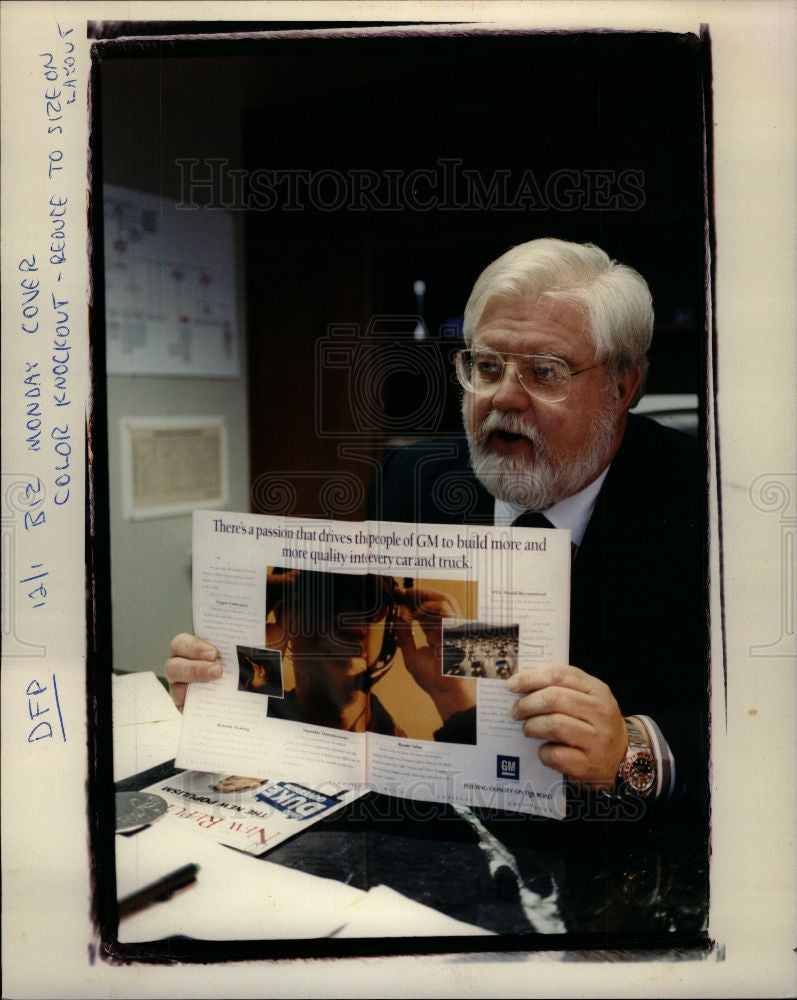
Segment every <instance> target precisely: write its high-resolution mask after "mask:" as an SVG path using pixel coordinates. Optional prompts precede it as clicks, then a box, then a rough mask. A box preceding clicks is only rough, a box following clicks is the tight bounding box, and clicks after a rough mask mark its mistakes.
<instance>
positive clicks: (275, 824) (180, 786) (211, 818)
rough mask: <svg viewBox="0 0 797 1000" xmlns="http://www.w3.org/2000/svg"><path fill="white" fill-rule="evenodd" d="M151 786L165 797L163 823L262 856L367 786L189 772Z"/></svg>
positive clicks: (150, 789)
mask: <svg viewBox="0 0 797 1000" xmlns="http://www.w3.org/2000/svg"><path fill="white" fill-rule="evenodd" d="M145 791H147V792H151V793H154V794H155V795H159V796H160V797H161V798H162V799H165V801H166V812H165V814H164V816H163V819H162V822H165V823H171V824H178V823H179V825H180V826H179V828H180V829H181V830H191V831H192V832H194V833H197V834H198V835H199V836H202V837H205V839H208V840H212V841H217V842H218V843H220V844H227V845H228V846H230V847H236V848H237V849H238V850H239V851H245V852H246V853H247V854H256V855H261V854H265V853H266V852H267V851H270V850H271V849H272V847H276V846H277V844H281V843H282V842H283V841H285V840H287V839H288V838H289V837H293V836H294V835H295V834H297V833H301V832H302V831H304V830H306V829H307V828H308V827H310V826H312V825H313V824H314V823H317V822H318V821H319V820H322V819H326V817H327V816H331V815H332V814H333V813H335V812H337V811H338V810H339V809H342V808H343V806H345V805H348V803H349V802H353V801H354V800H355V799H357V798H359V797H360V796H361V795H363V794H365V791H366V790H365V789H362V788H361V789H348V788H341V787H340V786H338V785H332V784H329V783H327V784H325V785H323V787H320V788H307V787H306V786H305V785H299V784H297V783H295V782H291V781H272V780H271V779H270V778H247V777H244V776H243V775H237V774H214V773H212V772H208V771H183V772H182V773H181V774H176V775H174V776H173V777H171V778H164V779H163V780H162V781H158V782H156V783H155V784H154V785H152V786H151V787H149V788H147V789H145Z"/></svg>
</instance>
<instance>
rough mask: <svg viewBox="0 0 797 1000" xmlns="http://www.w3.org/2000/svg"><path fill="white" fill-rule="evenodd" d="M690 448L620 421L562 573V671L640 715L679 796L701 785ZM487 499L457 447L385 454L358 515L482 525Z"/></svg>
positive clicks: (650, 424)
mask: <svg viewBox="0 0 797 1000" xmlns="http://www.w3.org/2000/svg"><path fill="white" fill-rule="evenodd" d="M700 467H701V462H700V460H699V455H698V453H697V449H696V443H695V441H694V439H692V438H690V437H689V436H688V435H686V434H681V433H680V432H678V431H673V430H669V429H667V428H664V427H662V426H660V425H659V424H657V423H655V422H654V421H652V420H649V419H647V418H645V417H639V416H630V417H629V421H628V428H627V430H626V434H625V437H624V439H623V443H622V445H621V446H620V449H619V451H618V453H617V455H616V456H615V458H614V460H613V462H612V464H611V467H610V469H609V473H608V475H607V477H606V480H605V482H604V484H603V487H602V489H601V492H600V494H599V496H598V501H597V503H596V506H595V510H594V511H593V514H592V517H591V519H590V522H589V526H588V528H587V531H586V534H585V536H584V539H583V541H582V544H581V546H580V547H579V550H578V553H577V556H576V559H575V562H574V564H573V578H572V592H571V593H572V596H571V623H570V662H571V663H573V664H575V665H576V666H579V667H581V668H582V669H583V670H586V671H587V672H588V673H590V674H593V675H595V676H597V677H600V678H601V679H603V680H604V681H605V682H606V683H607V684H608V685H609V686H610V687H611V689H612V691H613V692H614V695H615V697H616V698H617V701H618V703H619V705H620V709H621V711H622V712H623V714H624V715H633V714H635V713H640V714H644V715H649V716H651V717H652V718H653V719H655V720H656V722H657V723H658V724H659V726H660V728H661V730H662V732H663V733H664V736H665V737H666V739H667V741H668V742H669V744H670V746H671V748H672V751H673V753H674V755H675V758H676V775H677V777H678V790H679V793H680V794H683V792H684V791H685V790H686V789H687V787H688V788H689V791H690V799H691V800H692V802H693V803H698V804H700V803H704V802H705V800H706V785H707V777H706V773H707V766H706V761H707V749H706V746H707V730H706V707H707V700H708V699H707V690H708V679H707V678H708V671H707V657H708V653H707V645H706V618H707V599H706V561H705V535H704V525H705V516H704V490H703V489H702V477H701V476H700V474H699V470H700ZM493 508H494V498H493V497H492V496H491V495H490V494H489V493H487V491H486V490H485V489H484V488H483V487H482V486H481V484H480V483H479V482H478V480H477V479H476V477H475V476H474V475H473V472H472V470H471V467H470V462H469V459H468V452H467V445H466V443H465V439H464V438H448V439H439V440H433V441H428V442H422V443H420V444H416V445H411V446H409V447H407V448H402V449H399V450H397V451H394V452H391V453H390V454H389V455H388V456H387V457H386V459H385V461H384V463H383V465H382V468H381V471H380V474H379V475H378V476H377V479H376V481H375V482H374V484H373V485H372V488H371V494H370V497H369V516H370V517H372V518H375V519H376V518H379V519H384V520H394V521H418V522H430V523H443V524H462V523H466V524H492V523H493Z"/></svg>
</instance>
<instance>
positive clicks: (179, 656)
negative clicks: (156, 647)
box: [166, 632, 222, 712]
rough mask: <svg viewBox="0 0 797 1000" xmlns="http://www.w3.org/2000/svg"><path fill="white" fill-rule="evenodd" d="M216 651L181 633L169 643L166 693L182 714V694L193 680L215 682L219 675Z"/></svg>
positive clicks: (183, 697)
mask: <svg viewBox="0 0 797 1000" xmlns="http://www.w3.org/2000/svg"><path fill="white" fill-rule="evenodd" d="M218 658H219V651H218V650H217V649H216V647H215V646H211V644H210V643H209V642H205V641H204V640H203V639H197V637H196V636H195V635H188V634H187V633H185V632H181V633H180V635H176V636H175V637H174V638H173V639H172V641H171V642H170V643H169V659H168V660H167V661H166V679H167V680H168V681H169V694H170V695H171V696H172V701H173V702H174V703H175V705H176V706H177V707H178V708H179V709H180V711H181V712H182V710H183V704H184V702H185V691H186V688H187V687H188V685H189V684H192V683H193V682H194V681H215V680H218V679H219V677H221V675H222V669H221V664H220V663H219V662H218Z"/></svg>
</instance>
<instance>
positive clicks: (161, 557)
mask: <svg viewBox="0 0 797 1000" xmlns="http://www.w3.org/2000/svg"><path fill="white" fill-rule="evenodd" d="M186 68H187V67H186V66H185V65H184V66H183V67H182V70H183V72H179V71H178V70H179V69H180V67H174V66H172V67H171V69H167V68H166V67H165V66H164V64H161V63H160V62H159V61H157V60H152V61H147V60H139V61H137V63H136V64H135V66H132V65H131V64H129V63H128V62H125V61H120V62H119V63H111V64H106V65H105V66H104V67H103V79H102V120H101V127H102V140H103V180H104V181H105V182H106V183H109V184H117V185H120V186H123V187H128V188H134V189H137V190H140V191H147V192H149V193H152V194H161V195H163V196H164V197H166V198H173V199H177V198H179V195H180V192H179V188H178V186H177V184H176V183H175V180H176V178H177V177H178V174H177V173H176V172H175V170H174V169H164V164H167V165H169V164H170V165H172V167H173V164H174V162H175V160H176V159H178V158H180V157H191V156H196V157H197V158H204V157H206V156H213V155H217V156H221V157H225V158H227V159H228V160H229V161H230V162H231V164H235V163H236V162H238V160H239V158H240V147H241V127H240V116H239V115H237V114H231V113H230V111H229V105H225V102H223V101H222V102H220V104H219V105H218V107H216V108H215V109H214V108H213V107H211V106H209V105H208V104H207V102H206V101H204V99H203V98H202V92H201V88H199V89H197V87H196V86H195V84H196V81H197V80H198V79H202V78H207V76H208V74H209V72H210V71H211V70H212V61H211V64H210V65H209V64H208V63H206V62H205V61H204V60H198V61H196V62H195V63H194V64H193V65H192V66H191V72H188V73H186V72H185V69H186ZM192 95H193V96H192ZM200 105H201V106H200ZM236 223H237V243H238V255H237V257H238V260H237V263H238V288H237V290H236V292H237V302H238V318H239V330H240V343H239V354H240V358H241V375H240V376H239V377H238V378H235V379H213V378H183V377H157V378H151V377H141V376H110V377H109V378H108V381H107V393H108V398H107V406H108V466H109V469H108V472H109V476H108V478H109V493H110V514H111V518H110V521H111V580H112V582H111V600H112V619H113V621H112V627H113V664H112V666H113V669H114V670H122V671H131V670H155V671H157V672H159V673H161V674H162V673H163V666H164V661H165V659H166V656H167V652H168V645H169V640H170V639H171V637H172V636H173V635H175V634H176V633H177V632H182V631H187V632H190V631H191V630H192V613H191V515H190V514H186V515H180V516H174V517H163V518H152V519H148V520H142V521H126V520H124V518H123V516H122V497H121V457H120V449H121V444H120V422H121V420H122V418H124V417H143V416H146V417H152V416H222V417H224V419H225V421H226V424H227V441H228V459H229V491H230V494H229V495H230V502H229V504H228V506H229V509H231V510H248V509H249V455H248V452H249V443H248V417H247V408H248V404H247V375H246V357H247V350H246V310H245V301H244V274H245V261H244V250H243V226H242V224H241V218H240V216H238V217H236Z"/></svg>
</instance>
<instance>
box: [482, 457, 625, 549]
mask: <svg viewBox="0 0 797 1000" xmlns="http://www.w3.org/2000/svg"><path fill="white" fill-rule="evenodd" d="M608 471H609V466H608V465H607V466H606V468H605V469H604V470H603V472H602V473H601V474H600V475H599V476H598V478H597V479H595V480H594V481H593V482H591V483H590V484H589V486H585V487H584V489H583V490H579V492H578V493H574V494H573V496H572V497H566V498H565V499H564V500H560V501H559V503H555V504H554V505H553V507H549V508H548V509H547V510H544V511H542V513H543V514H545V516H546V517H547V518H548V520H549V521H550V522H551V524H552V525H553V526H554V528H569V529H570V540H571V541H572V542H573V544H574V545H581V541H582V539H583V538H584V533H585V532H586V530H587V525H588V524H589V519H590V517H591V516H592V511H593V510H594V508H595V502H596V501H597V499H598V494H599V493H600V491H601V486H603V481H604V479H605V478H606V475H607V473H608ZM525 509H526V508H525V507H518V506H517V505H516V504H513V503H507V501H506V500H498V499H497V498H496V501H495V508H494V511H495V513H494V517H493V520H494V523H495V524H496V525H500V526H505V525H509V524H512V522H513V521H514V520H515V518H517V517H519V516H520V515H521V514H522V513H523V511H524V510H525Z"/></svg>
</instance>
